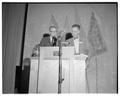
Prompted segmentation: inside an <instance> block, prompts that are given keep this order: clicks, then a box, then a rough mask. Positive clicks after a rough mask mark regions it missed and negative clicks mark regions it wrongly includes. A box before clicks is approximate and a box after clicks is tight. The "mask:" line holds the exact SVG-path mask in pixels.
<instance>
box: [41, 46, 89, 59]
mask: <svg viewBox="0 0 120 96" xmlns="http://www.w3.org/2000/svg"><path fill="white" fill-rule="evenodd" d="M40 56H42V57H43V58H44V59H59V47H40ZM61 57H62V59H70V58H75V59H77V60H80V59H85V58H87V57H88V56H87V55H85V54H83V53H80V54H77V55H76V54H75V52H74V47H73V46H70V47H62V55H61Z"/></svg>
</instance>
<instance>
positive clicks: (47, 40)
mask: <svg viewBox="0 0 120 96" xmlns="http://www.w3.org/2000/svg"><path fill="white" fill-rule="evenodd" d="M54 41H55V42H54V43H52V42H50V36H46V37H43V38H42V40H41V42H40V46H56V45H57V39H56V38H54Z"/></svg>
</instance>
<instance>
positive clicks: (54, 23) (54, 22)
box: [49, 15, 59, 29]
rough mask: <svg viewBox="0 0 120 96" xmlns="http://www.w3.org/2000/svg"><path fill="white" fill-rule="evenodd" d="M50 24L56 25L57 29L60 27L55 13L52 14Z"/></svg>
mask: <svg viewBox="0 0 120 96" xmlns="http://www.w3.org/2000/svg"><path fill="white" fill-rule="evenodd" d="M49 26H55V27H56V28H57V29H58V28H59V26H58V23H57V22H56V20H55V18H54V16H53V15H51V19H50V22H49Z"/></svg>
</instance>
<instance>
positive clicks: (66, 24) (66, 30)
mask: <svg viewBox="0 0 120 96" xmlns="http://www.w3.org/2000/svg"><path fill="white" fill-rule="evenodd" d="M63 30H64V31H65V32H70V25H69V21H68V16H66V18H65V24H64V26H63Z"/></svg>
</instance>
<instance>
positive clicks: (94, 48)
mask: <svg viewBox="0 0 120 96" xmlns="http://www.w3.org/2000/svg"><path fill="white" fill-rule="evenodd" d="M88 41H89V43H90V52H91V56H95V55H99V54H101V53H104V52H105V51H106V50H107V47H106V44H105V41H104V39H103V37H102V34H101V30H100V26H99V24H98V21H97V19H96V17H95V14H94V12H92V16H91V18H90V29H89V32H88Z"/></svg>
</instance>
